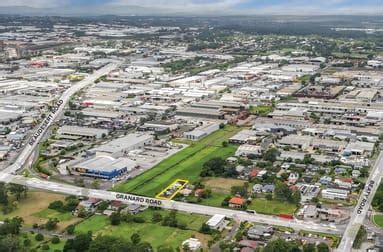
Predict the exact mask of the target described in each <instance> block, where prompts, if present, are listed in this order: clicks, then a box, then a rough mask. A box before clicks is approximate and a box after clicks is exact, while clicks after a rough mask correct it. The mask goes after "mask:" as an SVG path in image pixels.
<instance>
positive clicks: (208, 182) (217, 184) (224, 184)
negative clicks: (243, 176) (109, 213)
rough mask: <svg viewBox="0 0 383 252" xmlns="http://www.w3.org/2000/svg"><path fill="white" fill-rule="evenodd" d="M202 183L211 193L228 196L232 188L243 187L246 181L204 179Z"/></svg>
mask: <svg viewBox="0 0 383 252" xmlns="http://www.w3.org/2000/svg"><path fill="white" fill-rule="evenodd" d="M202 182H203V184H204V185H205V187H206V188H209V189H211V191H212V192H220V193H226V194H230V193H231V187H232V186H243V184H244V183H245V182H246V181H243V180H239V179H232V178H205V179H203V180H202Z"/></svg>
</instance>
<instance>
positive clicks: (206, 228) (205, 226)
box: [199, 223, 211, 234]
mask: <svg viewBox="0 0 383 252" xmlns="http://www.w3.org/2000/svg"><path fill="white" fill-rule="evenodd" d="M199 231H200V232H201V233H203V234H210V233H211V228H210V226H209V225H208V224H206V223H203V224H202V226H201V228H200V230H199Z"/></svg>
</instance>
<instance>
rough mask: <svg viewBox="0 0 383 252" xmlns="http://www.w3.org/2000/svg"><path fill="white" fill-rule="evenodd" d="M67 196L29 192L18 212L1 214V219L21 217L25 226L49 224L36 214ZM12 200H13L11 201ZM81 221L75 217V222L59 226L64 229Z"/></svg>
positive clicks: (61, 223)
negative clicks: (35, 214)
mask: <svg viewBox="0 0 383 252" xmlns="http://www.w3.org/2000/svg"><path fill="white" fill-rule="evenodd" d="M65 197H66V196H65V195H62V194H55V193H50V192H41V191H30V192H28V195H27V198H25V199H20V201H19V202H18V207H17V209H16V210H14V211H12V212H11V213H9V214H6V215H4V214H2V213H0V219H1V220H4V219H6V218H12V217H15V216H19V217H21V218H23V220H24V225H26V226H32V225H33V224H34V223H37V224H43V223H46V222H47V219H45V218H40V217H36V216H33V214H34V213H37V212H40V211H42V210H44V209H46V208H48V206H49V204H50V203H51V202H52V201H55V200H62V201H63V200H64V199H65ZM11 200H12V199H11ZM78 220H79V219H78V218H75V217H73V220H68V221H63V222H60V223H59V224H58V226H59V229H60V230H61V229H64V228H65V227H67V226H68V225H70V224H72V223H74V222H77V221H78Z"/></svg>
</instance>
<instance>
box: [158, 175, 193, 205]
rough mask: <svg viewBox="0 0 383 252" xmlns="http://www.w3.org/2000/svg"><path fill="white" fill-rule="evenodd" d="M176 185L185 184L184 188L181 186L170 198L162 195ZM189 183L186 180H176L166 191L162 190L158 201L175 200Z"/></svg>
mask: <svg viewBox="0 0 383 252" xmlns="http://www.w3.org/2000/svg"><path fill="white" fill-rule="evenodd" d="M176 183H184V184H183V185H182V186H180V187H179V188H178V189H177V190H176V191H175V192H174V193H173V194H172V195H170V197H162V196H161V195H163V194H164V193H165V192H166V191H167V190H169V189H170V188H172V187H173V186H174V185H175V184H176ZM188 183H189V180H185V179H176V180H174V182H173V183H171V184H170V185H168V186H167V187H166V188H165V189H164V190H162V191H161V192H160V193H159V194H157V195H156V198H157V199H163V200H171V199H173V198H174V197H175V196H176V195H177V194H178V193H179V192H180V191H181V190H182V189H184V187H185V186H186V185H187V184H188Z"/></svg>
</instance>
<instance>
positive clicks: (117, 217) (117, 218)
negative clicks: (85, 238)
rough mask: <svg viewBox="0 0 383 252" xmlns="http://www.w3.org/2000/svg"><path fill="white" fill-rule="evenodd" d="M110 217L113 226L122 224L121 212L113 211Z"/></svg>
mask: <svg viewBox="0 0 383 252" xmlns="http://www.w3.org/2000/svg"><path fill="white" fill-rule="evenodd" d="M109 219H110V224H112V225H113V226H117V225H120V223H121V214H120V212H113V213H112V214H111V215H110V216H109Z"/></svg>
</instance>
